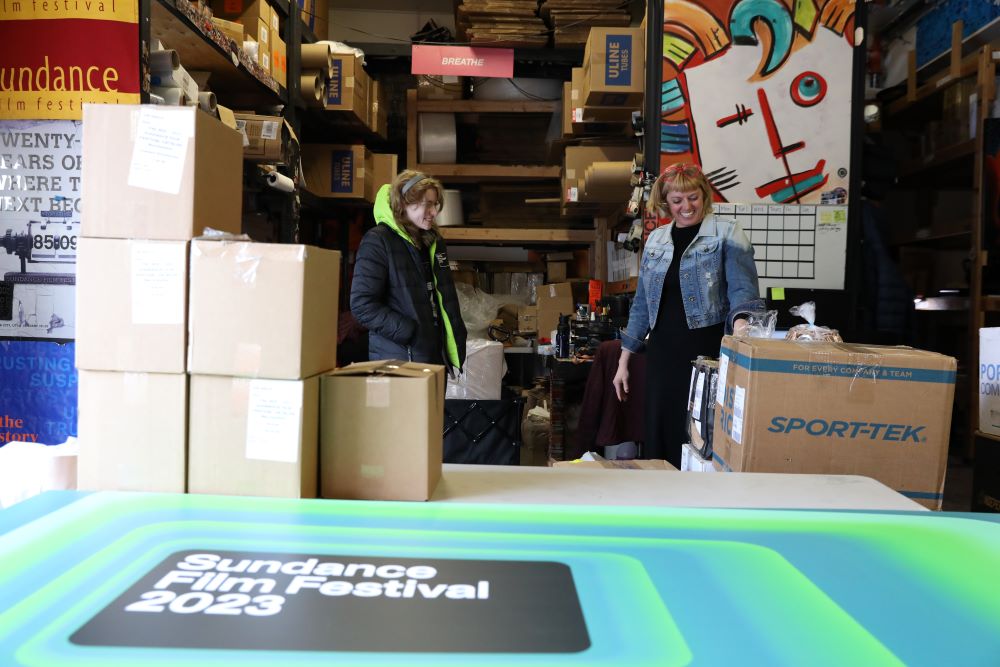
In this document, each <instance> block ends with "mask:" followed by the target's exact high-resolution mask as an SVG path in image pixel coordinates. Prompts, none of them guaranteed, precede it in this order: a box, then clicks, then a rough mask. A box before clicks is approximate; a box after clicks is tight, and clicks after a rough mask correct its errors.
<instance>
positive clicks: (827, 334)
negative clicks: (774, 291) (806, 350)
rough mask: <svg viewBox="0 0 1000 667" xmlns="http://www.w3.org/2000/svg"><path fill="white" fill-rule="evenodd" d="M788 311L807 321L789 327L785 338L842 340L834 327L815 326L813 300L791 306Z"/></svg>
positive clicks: (832, 341)
mask: <svg viewBox="0 0 1000 667" xmlns="http://www.w3.org/2000/svg"><path fill="white" fill-rule="evenodd" d="M788 312H790V313H791V314H792V315H797V316H799V317H801V318H802V319H804V320H805V321H806V322H807V323H806V324H798V325H796V326H794V327H792V328H791V329H789V330H788V334H786V335H785V340H797V341H826V342H829V343H843V342H844V339H843V338H841V337H840V332H839V331H837V330H836V329H831V328H829V327H819V326H816V303H815V302H814V301H806V302H805V303H803V304H802V305H801V306H792V307H791V308H789V309H788Z"/></svg>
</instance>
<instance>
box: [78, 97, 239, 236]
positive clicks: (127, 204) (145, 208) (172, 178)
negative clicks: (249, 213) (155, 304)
mask: <svg viewBox="0 0 1000 667" xmlns="http://www.w3.org/2000/svg"><path fill="white" fill-rule="evenodd" d="M154 132H155V134H154ZM164 146H166V148H164ZM82 179H83V181H82V192H81V196H82V197H83V198H84V200H85V201H87V205H86V206H84V207H83V216H82V224H81V228H82V231H83V235H84V236H90V237H99V238H140V239H154V240H167V241H184V240H188V239H191V238H193V237H196V236H200V235H201V234H202V233H203V232H204V229H205V228H206V227H212V228H214V229H218V230H219V231H223V232H231V233H233V234H239V233H240V227H241V216H240V214H241V205H242V201H243V138H242V137H241V136H240V133H239V132H236V131H235V130H232V129H230V128H228V127H226V126H225V125H223V124H222V123H221V122H219V121H218V120H217V119H215V118H212V117H211V116H209V115H208V114H207V113H203V112H201V111H200V110H199V109H198V108H197V107H162V106H152V105H147V106H138V105H128V104H88V105H84V109H83V170H82Z"/></svg>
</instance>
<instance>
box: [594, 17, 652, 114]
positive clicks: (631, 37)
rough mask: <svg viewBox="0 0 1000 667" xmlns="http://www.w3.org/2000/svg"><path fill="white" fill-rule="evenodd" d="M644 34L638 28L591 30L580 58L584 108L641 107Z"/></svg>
mask: <svg viewBox="0 0 1000 667" xmlns="http://www.w3.org/2000/svg"><path fill="white" fill-rule="evenodd" d="M645 50H646V46H645V35H644V34H643V32H642V31H641V30H640V29H639V28H591V29H590V36H589V37H588V38H587V45H586V47H585V48H584V55H583V72H582V74H583V78H582V88H581V91H582V92H581V102H582V103H583V106H616V107H621V106H629V107H635V108H639V107H641V106H642V98H643V92H644V90H645V88H646V74H645V71H646V69H645Z"/></svg>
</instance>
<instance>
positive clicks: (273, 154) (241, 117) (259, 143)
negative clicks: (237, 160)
mask: <svg viewBox="0 0 1000 667" xmlns="http://www.w3.org/2000/svg"><path fill="white" fill-rule="evenodd" d="M235 116H236V128H237V129H238V130H239V131H240V132H242V133H243V134H244V136H246V138H247V142H248V143H247V145H245V146H244V147H243V159H245V160H248V161H250V162H284V161H285V151H284V145H285V142H284V138H285V132H284V127H285V119H284V118H282V117H281V116H258V115H256V114H252V113H237V114H235Z"/></svg>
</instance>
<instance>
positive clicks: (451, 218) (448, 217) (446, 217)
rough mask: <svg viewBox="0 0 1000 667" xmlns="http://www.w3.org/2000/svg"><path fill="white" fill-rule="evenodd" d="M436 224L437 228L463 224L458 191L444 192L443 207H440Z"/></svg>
mask: <svg viewBox="0 0 1000 667" xmlns="http://www.w3.org/2000/svg"><path fill="white" fill-rule="evenodd" d="M436 222H437V226H438V227H456V226H459V225H464V224H465V216H464V213H463V211H462V192H461V191H460V190H445V191H444V206H442V208H441V213H440V214H439V215H438V217H437V220H436Z"/></svg>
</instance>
